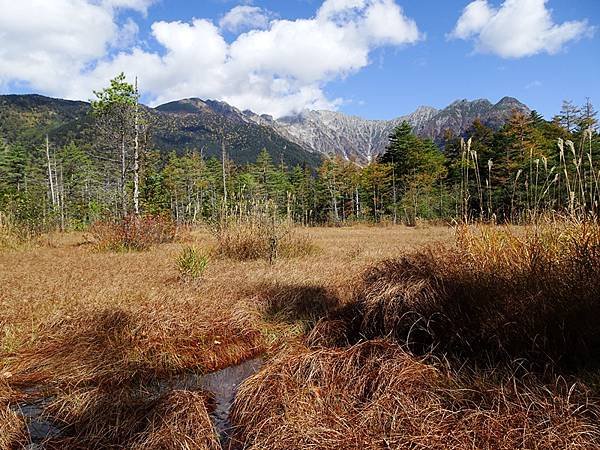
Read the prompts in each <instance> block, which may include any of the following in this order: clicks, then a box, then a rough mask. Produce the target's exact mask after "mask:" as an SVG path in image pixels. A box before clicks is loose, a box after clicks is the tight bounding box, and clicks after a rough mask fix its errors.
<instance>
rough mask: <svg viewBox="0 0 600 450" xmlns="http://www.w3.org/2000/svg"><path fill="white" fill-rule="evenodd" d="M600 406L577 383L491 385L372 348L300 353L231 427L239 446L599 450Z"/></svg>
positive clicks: (387, 346)
mask: <svg viewBox="0 0 600 450" xmlns="http://www.w3.org/2000/svg"><path fill="white" fill-rule="evenodd" d="M597 420H598V405H597V404H595V403H594V402H592V401H590V400H589V399H588V398H587V392H586V390H585V388H584V387H583V386H581V385H579V384H574V385H568V384H562V385H561V384H557V385H542V384H539V383H537V382H536V381H535V380H533V379H532V380H527V381H520V380H517V379H514V378H513V379H509V380H505V381H503V382H501V383H497V382H496V381H495V380H493V377H492V376H490V375H486V374H476V373H473V372H469V373H466V372H465V373H462V374H458V373H452V372H449V371H447V370H446V369H445V368H444V367H443V366H441V365H440V366H436V365H432V364H429V363H427V362H425V361H423V360H421V359H419V358H416V357H414V356H412V355H410V354H408V353H406V352H405V351H404V350H403V349H402V348H401V347H400V346H399V345H397V344H395V343H392V342H390V341H386V340H373V341H368V342H364V343H361V344H358V345H355V346H352V347H348V348H316V349H308V348H306V347H302V346H301V347H299V348H297V349H295V350H293V351H290V352H288V353H286V354H281V355H280V356H279V357H278V358H276V359H275V360H273V361H271V362H270V363H269V364H268V365H267V366H266V367H265V368H264V369H263V370H262V371H260V372H259V373H258V374H256V375H255V376H253V377H252V378H250V379H248V380H247V381H246V382H245V383H244V384H243V385H242V387H241V388H240V390H239V392H238V395H237V397H236V400H235V403H234V407H233V412H232V421H233V423H234V425H235V427H236V428H235V429H236V430H237V436H236V437H237V441H238V443H239V444H240V445H241V448H245V449H249V450H258V449H266V448H268V449H270V450H284V449H286V450H287V449H305V448H323V449H325V448H328V449H329V448H331V449H334V448H336V449H355V450H358V449H373V450H375V449H385V448H395V449H400V448H407V449H409V448H423V449H426V448H432V449H433V448H444V449H456V450H459V449H460V450H466V449H499V450H509V449H510V450H512V449H516V448H523V449H547V450H550V449H557V448H560V449H576V448H579V449H583V448H586V449H587V448H598V445H600V429H599V427H598V425H597Z"/></svg>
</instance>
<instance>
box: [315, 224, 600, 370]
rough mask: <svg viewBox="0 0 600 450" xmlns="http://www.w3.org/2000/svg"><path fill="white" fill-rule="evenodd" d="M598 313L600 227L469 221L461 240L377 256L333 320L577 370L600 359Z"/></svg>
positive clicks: (362, 333) (422, 342) (488, 355)
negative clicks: (475, 223) (471, 224)
mask: <svg viewBox="0 0 600 450" xmlns="http://www.w3.org/2000/svg"><path fill="white" fill-rule="evenodd" d="M598 317H600V226H599V225H597V224H596V223H591V222H550V223H546V224H543V225H539V226H537V227H532V228H526V229H511V228H508V227H506V228H493V227H478V228H470V227H463V228H460V229H459V230H458V232H457V242H456V244H455V245H450V246H449V245H440V246H436V247H429V248H426V249H424V250H420V251H416V252H414V253H412V254H409V255H406V256H403V257H401V258H398V259H394V260H388V261H384V262H382V263H379V264H377V265H375V266H374V267H372V268H371V269H369V270H367V271H366V273H365V274H364V276H363V281H362V287H361V288H360V289H359V290H358V292H357V294H356V296H355V299H354V301H353V302H352V303H351V304H350V305H349V306H347V307H346V309H345V310H343V311H339V312H338V317H336V318H334V319H335V320H338V321H339V320H341V321H342V322H344V324H345V325H344V326H345V327H346V329H347V330H348V332H347V335H346V337H347V338H348V339H349V340H350V341H353V340H354V341H356V340H358V339H362V338H365V337H366V338H376V337H381V336H391V337H393V338H395V339H396V341H398V342H400V343H401V344H402V345H405V346H406V348H408V349H409V350H410V351H411V352H413V353H414V354H418V355H419V354H427V353H429V352H436V353H437V354H442V355H444V356H445V357H446V356H448V357H451V358H456V359H458V360H461V361H462V360H463V359H464V358H468V359H469V360H470V361H475V362H477V364H486V365H489V364H492V365H494V364H496V363H498V362H501V361H504V362H506V361H509V362H510V361H513V362H514V361H519V364H525V365H528V367H529V368H533V367H537V368H538V369H552V370H554V369H558V368H560V369H568V370H575V369H578V368H580V367H583V366H590V365H596V364H598V363H600V358H599V356H598V355H599V353H598V351H599V350H600V328H599V327H598V322H597V320H598ZM322 326H325V325H322ZM316 332H318V330H316Z"/></svg>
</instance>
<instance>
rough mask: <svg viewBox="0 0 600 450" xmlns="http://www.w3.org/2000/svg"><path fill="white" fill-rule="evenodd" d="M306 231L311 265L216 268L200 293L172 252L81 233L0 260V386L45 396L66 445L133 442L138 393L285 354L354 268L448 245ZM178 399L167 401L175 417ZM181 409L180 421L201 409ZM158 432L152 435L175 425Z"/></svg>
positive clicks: (226, 261) (225, 261)
mask: <svg viewBox="0 0 600 450" xmlns="http://www.w3.org/2000/svg"><path fill="white" fill-rule="evenodd" d="M309 234H310V235H311V237H312V240H313V241H314V243H315V244H316V245H317V246H318V247H319V248H320V249H322V250H321V251H320V253H319V254H317V255H314V254H310V255H305V256H302V257H299V258H293V259H281V260H278V261H277V263H276V264H274V265H271V264H269V263H268V261H264V260H253V261H237V260H235V259H231V258H214V259H211V260H210V262H209V265H208V267H207V269H206V271H205V272H204V274H203V277H202V279H201V280H200V281H198V282H195V283H184V282H181V280H180V277H179V272H178V268H177V265H176V258H177V255H178V254H179V253H180V252H181V248H182V245H184V244H181V243H167V244H162V245H159V246H155V247H152V248H150V249H149V250H148V251H145V252H133V253H124V252H118V253H110V252H98V251H96V249H95V248H94V246H93V245H92V244H90V243H89V242H90V239H89V237H87V236H86V235H83V234H76V233H73V234H68V235H53V236H52V237H51V238H49V239H48V242H49V243H51V245H50V244H49V245H43V246H36V247H34V248H31V247H28V248H25V249H22V250H19V251H6V252H3V253H0V286H2V289H1V290H0V325H1V328H0V330H1V331H0V378H2V377H4V378H6V381H8V382H9V383H10V384H11V386H12V387H13V388H14V389H15V390H16V391H19V392H22V391H23V389H25V388H28V389H31V388H33V389H34V391H33V394H30V395H34V394H35V391H37V392H38V393H39V395H45V396H52V397H53V402H52V403H51V404H50V405H49V406H48V408H47V413H48V414H49V415H50V416H51V417H52V418H53V419H54V420H56V421H57V422H58V423H61V424H63V425H64V426H65V430H66V435H65V436H64V437H63V438H64V439H71V441H64V440H63V441H62V443H61V445H63V448H64V445H67V447H68V446H69V445H70V446H71V448H75V447H76V446H78V445H79V446H81V445H83V446H84V447H87V448H100V447H102V448H107V447H110V446H111V445H113V446H114V445H117V444H119V443H120V444H122V443H123V442H130V439H132V437H131V432H132V431H136V433H144V432H145V431H144V430H139V429H138V428H136V427H135V426H133V425H132V423H134V422H135V423H139V421H140V420H141V421H142V422H143V421H144V420H147V417H149V416H148V414H151V413H150V412H151V411H152V410H153V409H154V408H155V407H157V406H156V405H154V404H153V403H152V404H148V398H147V395H146V394H147V392H146V391H152V386H154V385H155V384H156V383H157V382H158V381H160V380H162V379H168V378H169V377H173V376H176V375H177V374H180V373H183V372H186V371H194V372H197V373H204V372H209V371H213V370H217V369H220V368H223V367H226V366H229V365H232V364H236V363H239V362H241V361H244V360H246V359H249V358H252V357H254V356H256V355H258V354H261V353H264V352H265V351H267V352H275V351H276V350H277V349H281V348H282V345H283V344H285V345H292V344H289V343H291V342H294V341H296V340H297V339H298V337H299V336H301V335H302V334H303V333H304V332H305V331H307V330H309V329H310V327H311V324H314V323H315V322H317V321H318V320H319V319H320V318H321V317H323V316H324V315H325V314H326V313H327V312H329V311H331V310H332V309H333V308H335V307H337V306H339V304H340V303H343V302H344V301H345V299H347V298H349V296H350V293H351V292H352V291H353V284H352V283H349V282H348V280H349V279H350V280H352V279H353V275H354V274H355V273H357V272H358V271H359V270H361V268H362V267H364V266H365V265H368V264H372V263H374V262H375V261H377V260H380V259H382V258H385V257H391V256H394V255H396V254H398V252H400V251H404V250H407V249H410V248H413V247H417V246H419V245H421V244H423V243H427V242H431V241H432V240H447V239H449V238H450V237H451V235H452V231H451V230H450V229H447V228H426V229H421V230H414V229H408V228H402V227H397V228H387V229H386V228H370V227H354V228H342V229H332V228H330V229H311V230H309ZM188 240H189V241H192V244H193V245H195V246H197V247H198V248H200V249H203V248H206V249H208V248H211V247H214V246H215V245H216V241H215V240H214V238H213V236H212V235H211V233H209V232H207V231H203V230H197V231H194V232H192V233H191V236H190V238H189V239H188ZM189 244H190V242H186V243H185V245H189ZM5 373H10V377H7V376H5V375H3V374H5ZM8 403H9V404H12V405H14V404H15V401H14V400H11V401H9V402H8ZM183 403H185V402H184V401H183V400H181V399H180V400H177V399H176V400H174V405H178V406H177V408H179V406H182V404H183ZM177 408H175V409H176V410H175V412H173V414H175V415H177V414H180V412H177V411H183V410H184V409H185V410H189V413H190V414H192V415H193V414H197V413H198V412H197V411H194V409H193V408H191V406H190V408H191V409H189V408H188V407H185V408H183V409H181V410H177ZM186 408H187V409H186ZM181 414H186V413H185V412H181ZM154 417H155V419H153V420H155V424H154V425H153V427H154V428H156V429H158V428H160V427H159V424H158V422H156V421H157V420H158V419H156V417H157V416H154ZM198 417H199V416H198ZM100 419H101V420H100ZM132 421H133V422H132ZM165 426H166V427H167V428H161V429H162V430H163V431H161V432H160V433H159V434H158V435H157V436H159V435H160V434H161V433H163V432H165V433H167V431H168V430H171V429H172V428H170V427H171V425H165ZM7 433H8V432H7ZM7 433H4V431H2V432H1V433H0V435H2V438H4V436H5V435H6V436H8V434H7ZM181 433H183V434H182V435H186V434H185V433H186V432H184V431H181ZM136 435H137V434H136ZM155 438H156V439H158V437H152V436H150V435H147V439H149V440H150V441H149V442H152V440H153V439H155ZM190 439H195V438H194V437H193V436H192V437H191V438H190ZM67 442H70V443H67ZM140 442H141V441H140ZM82 443H83V444H82ZM57 445H58V444H57ZM140 445H142V444H141V443H140ZM207 445H208V444H207ZM209 448H210V447H209Z"/></svg>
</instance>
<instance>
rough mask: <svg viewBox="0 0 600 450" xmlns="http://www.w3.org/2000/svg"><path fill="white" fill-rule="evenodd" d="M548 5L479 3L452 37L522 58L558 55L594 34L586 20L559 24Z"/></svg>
mask: <svg viewBox="0 0 600 450" xmlns="http://www.w3.org/2000/svg"><path fill="white" fill-rule="evenodd" d="M547 2H548V0H505V1H504V3H502V5H501V6H500V7H499V8H494V7H493V6H490V4H489V2H488V1H487V0H475V1H473V2H471V3H469V5H467V7H466V8H465V9H464V10H463V13H462V15H461V17H460V18H459V19H458V22H457V23H456V26H455V28H454V30H453V31H452V33H451V34H450V37H451V38H456V39H472V40H474V41H475V49H476V51H478V52H481V53H493V54H496V55H499V56H501V57H503V58H522V57H525V56H531V55H535V54H538V53H548V54H554V53H557V52H558V51H560V50H561V49H562V48H563V47H564V46H565V44H567V43H568V42H570V41H574V40H577V39H580V38H582V37H584V36H586V35H589V34H591V33H593V31H594V28H593V27H591V26H589V25H588V23H587V21H585V20H583V21H570V22H564V23H562V24H557V23H555V22H554V21H553V20H552V15H551V10H549V9H548V7H547Z"/></svg>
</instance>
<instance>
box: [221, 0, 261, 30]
mask: <svg viewBox="0 0 600 450" xmlns="http://www.w3.org/2000/svg"><path fill="white" fill-rule="evenodd" d="M271 17H272V14H271V13H270V12H269V11H266V10H264V9H262V8H259V7H258V6H250V5H240V6H236V7H235V8H233V9H232V10H231V11H229V12H228V13H227V14H225V15H224V16H223V18H222V19H221V20H220V21H219V26H220V27H221V29H223V30H226V31H231V32H233V33H238V32H240V31H242V30H250V29H259V30H262V29H265V28H267V27H268V26H269V22H270V19H271Z"/></svg>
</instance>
